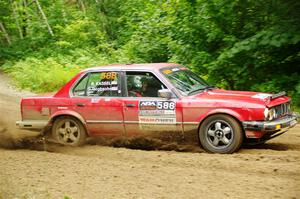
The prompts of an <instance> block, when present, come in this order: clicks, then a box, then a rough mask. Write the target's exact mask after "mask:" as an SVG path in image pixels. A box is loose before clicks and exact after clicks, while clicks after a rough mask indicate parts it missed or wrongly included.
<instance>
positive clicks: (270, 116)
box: [264, 108, 277, 120]
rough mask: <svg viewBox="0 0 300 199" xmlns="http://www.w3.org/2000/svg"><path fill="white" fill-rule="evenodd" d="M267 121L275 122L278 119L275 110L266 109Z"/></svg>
mask: <svg viewBox="0 0 300 199" xmlns="http://www.w3.org/2000/svg"><path fill="white" fill-rule="evenodd" d="M264 115H265V120H273V119H274V118H276V117H277V114H276V110H275V108H270V109H268V108H265V110H264Z"/></svg>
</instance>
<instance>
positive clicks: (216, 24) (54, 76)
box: [0, 0, 300, 110]
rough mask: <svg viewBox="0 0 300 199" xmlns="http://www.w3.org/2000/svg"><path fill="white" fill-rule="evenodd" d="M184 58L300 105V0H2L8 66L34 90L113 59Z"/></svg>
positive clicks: (217, 77)
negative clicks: (283, 96)
mask: <svg viewBox="0 0 300 199" xmlns="http://www.w3.org/2000/svg"><path fill="white" fill-rule="evenodd" d="M146 62H176V63H180V64H183V65H185V66H188V67H189V68H190V69H192V70H193V71H194V72H196V73H197V74H199V75H200V76H202V77H203V78H205V79H206V80H207V81H209V82H210V83H211V84H213V85H216V86H219V87H222V88H225V89H234V90H253V91H263V92H275V93H277V92H279V91H283V90H285V91H287V92H288V95H289V96H291V97H293V104H294V106H296V107H297V109H298V110H299V107H300V78H299V77H300V76H299V71H300V1H298V0H164V1H163V0H0V69H1V70H3V71H4V72H6V73H8V74H9V75H10V76H11V77H12V78H13V79H14V80H15V83H16V85H17V86H19V87H20V88H22V89H28V90H32V91H34V92H48V91H54V90H56V89H58V88H60V87H61V86H62V85H63V84H64V83H65V82H66V81H68V80H69V79H70V78H71V77H72V76H73V75H75V74H76V73H77V72H78V71H79V70H81V69H83V68H86V67H92V66H100V65H106V64H111V63H146Z"/></svg>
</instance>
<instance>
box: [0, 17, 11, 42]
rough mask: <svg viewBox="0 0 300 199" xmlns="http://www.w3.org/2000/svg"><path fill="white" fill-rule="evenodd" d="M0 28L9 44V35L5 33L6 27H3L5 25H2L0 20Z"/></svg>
mask: <svg viewBox="0 0 300 199" xmlns="http://www.w3.org/2000/svg"><path fill="white" fill-rule="evenodd" d="M0 30H1V32H3V35H4V37H5V39H6V41H7V43H8V44H9V45H10V44H11V40H10V37H9V35H8V33H7V31H6V29H5V27H4V25H3V23H2V22H0Z"/></svg>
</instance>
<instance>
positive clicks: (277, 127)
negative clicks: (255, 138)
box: [243, 113, 299, 132]
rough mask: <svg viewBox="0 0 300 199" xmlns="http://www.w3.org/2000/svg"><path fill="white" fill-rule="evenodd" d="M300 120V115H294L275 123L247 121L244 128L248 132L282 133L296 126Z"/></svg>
mask: <svg viewBox="0 0 300 199" xmlns="http://www.w3.org/2000/svg"><path fill="white" fill-rule="evenodd" d="M298 118H299V115H298V114H295V113H294V114H290V115H286V116H284V117H282V118H279V119H276V120H273V121H245V122H243V127H244V130H248V131H263V132H272V131H282V130H285V129H288V128H291V127H293V126H295V125H296V124H297V120H298Z"/></svg>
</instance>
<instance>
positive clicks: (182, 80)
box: [161, 67, 213, 95]
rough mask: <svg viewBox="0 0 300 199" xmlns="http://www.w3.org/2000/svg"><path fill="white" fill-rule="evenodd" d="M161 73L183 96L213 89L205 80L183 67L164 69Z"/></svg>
mask: <svg viewBox="0 0 300 199" xmlns="http://www.w3.org/2000/svg"><path fill="white" fill-rule="evenodd" d="M161 72H162V74H163V75H164V76H165V77H167V79H168V80H169V81H170V82H171V83H172V84H173V85H174V86H175V87H176V88H177V89H178V90H179V91H180V92H181V93H183V94H184V95H191V94H193V93H196V92H198V91H204V90H206V89H210V88H213V86H210V85H209V84H208V83H207V82H206V81H205V80H203V79H202V78H200V77H199V76H197V75H196V74H195V73H193V72H192V71H190V70H188V69H187V68H184V67H173V68H164V69H162V70H161Z"/></svg>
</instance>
